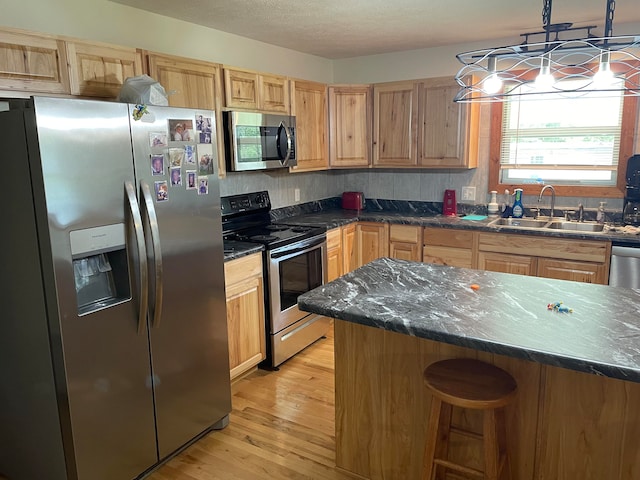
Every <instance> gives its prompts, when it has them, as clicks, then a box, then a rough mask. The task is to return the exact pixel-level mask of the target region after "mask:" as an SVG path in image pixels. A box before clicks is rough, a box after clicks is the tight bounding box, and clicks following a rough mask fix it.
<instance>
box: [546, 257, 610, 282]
mask: <svg viewBox="0 0 640 480" xmlns="http://www.w3.org/2000/svg"><path fill="white" fill-rule="evenodd" d="M538 276H539V277H546V278H557V279H559V280H573V281H574V282H584V283H598V284H601V285H607V284H608V283H609V281H608V278H607V267H606V265H604V264H602V263H591V262H575V261H569V260H553V259H550V258H539V259H538Z"/></svg>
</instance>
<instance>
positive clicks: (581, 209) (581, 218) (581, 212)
mask: <svg viewBox="0 0 640 480" xmlns="http://www.w3.org/2000/svg"><path fill="white" fill-rule="evenodd" d="M578 221H579V222H584V205H582V204H581V203H579V204H578Z"/></svg>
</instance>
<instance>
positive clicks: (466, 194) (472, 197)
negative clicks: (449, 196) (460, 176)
mask: <svg viewBox="0 0 640 480" xmlns="http://www.w3.org/2000/svg"><path fill="white" fill-rule="evenodd" d="M462 201H463V202H475V201H476V187H462Z"/></svg>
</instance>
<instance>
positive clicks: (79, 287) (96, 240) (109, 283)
mask: <svg viewBox="0 0 640 480" xmlns="http://www.w3.org/2000/svg"><path fill="white" fill-rule="evenodd" d="M69 236H70V241H71V255H72V259H73V276H74V280H75V287H76V295H77V299H78V314H79V315H85V314H87V313H91V312H94V311H96V310H101V309H103V308H107V307H110V306H112V305H116V304H119V303H122V302H124V301H127V300H130V299H131V287H130V282H129V264H128V261H127V250H126V245H125V226H124V224H121V223H119V224H115V225H105V226H101V227H93V228H86V229H83V230H74V231H72V232H71V233H70V234H69Z"/></svg>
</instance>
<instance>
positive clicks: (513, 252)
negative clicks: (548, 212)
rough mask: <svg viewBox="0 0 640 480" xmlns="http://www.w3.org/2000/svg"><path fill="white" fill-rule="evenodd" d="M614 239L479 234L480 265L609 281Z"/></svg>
mask: <svg viewBox="0 0 640 480" xmlns="http://www.w3.org/2000/svg"><path fill="white" fill-rule="evenodd" d="M610 256H611V242H606V241H598V240H578V239H569V238H549V237H537V236H534V235H518V234H508V233H485V232H481V233H479V234H478V268H479V269H482V270H490V271H494V272H506V273H518V274H521V275H536V276H538V277H546V278H557V279H559V280H573V281H577V282H587V283H599V284H602V285H606V284H607V283H608V281H609V261H610Z"/></svg>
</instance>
